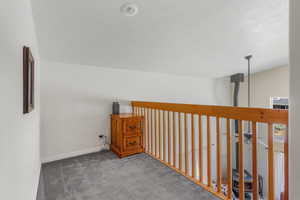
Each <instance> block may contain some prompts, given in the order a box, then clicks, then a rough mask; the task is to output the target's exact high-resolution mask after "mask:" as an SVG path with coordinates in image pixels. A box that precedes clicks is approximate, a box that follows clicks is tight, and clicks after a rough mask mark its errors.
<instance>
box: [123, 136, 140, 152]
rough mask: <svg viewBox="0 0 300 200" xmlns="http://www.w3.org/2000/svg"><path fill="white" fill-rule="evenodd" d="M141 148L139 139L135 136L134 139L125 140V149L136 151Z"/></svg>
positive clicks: (127, 138)
mask: <svg viewBox="0 0 300 200" xmlns="http://www.w3.org/2000/svg"><path fill="white" fill-rule="evenodd" d="M140 146H141V137H139V136H135V137H126V138H125V149H126V150H131V149H136V148H139V147H140Z"/></svg>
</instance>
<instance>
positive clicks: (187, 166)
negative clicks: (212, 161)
mask: <svg viewBox="0 0 300 200" xmlns="http://www.w3.org/2000/svg"><path fill="white" fill-rule="evenodd" d="M188 142H189V141H188V127H187V114H186V113H184V148H185V156H184V158H185V174H186V175H188V174H189V148H188V147H189V146H188Z"/></svg>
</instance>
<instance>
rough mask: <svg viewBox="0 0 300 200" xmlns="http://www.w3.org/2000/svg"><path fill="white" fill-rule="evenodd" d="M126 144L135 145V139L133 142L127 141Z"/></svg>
mask: <svg viewBox="0 0 300 200" xmlns="http://www.w3.org/2000/svg"><path fill="white" fill-rule="evenodd" d="M128 144H129V145H136V141H134V142H129V143H128Z"/></svg>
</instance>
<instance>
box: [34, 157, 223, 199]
mask: <svg viewBox="0 0 300 200" xmlns="http://www.w3.org/2000/svg"><path fill="white" fill-rule="evenodd" d="M41 182H43V183H41V184H40V187H43V188H40V189H39V195H38V196H39V197H38V198H40V199H38V200H44V199H45V200H196V199H197V200H206V199H212V200H214V199H218V198H216V197H214V196H213V195H212V194H210V193H208V192H206V191H205V190H204V189H202V188H201V187H199V186H197V185H195V184H194V183H192V182H191V181H189V180H187V179H186V178H185V177H183V176H181V175H179V174H177V173H176V172H174V171H173V170H171V169H170V168H168V167H167V166H165V165H163V164H162V163H160V162H159V161H157V160H155V159H153V158H151V157H150V156H148V155H146V154H138V155H134V156H131V157H128V158H123V159H119V158H117V157H116V156H115V155H114V154H113V153H111V152H108V151H107V152H100V153H93V154H88V155H84V156H79V157H75V158H70V159H66V160H61V161H57V162H52V163H48V164H45V165H43V167H42V178H41Z"/></svg>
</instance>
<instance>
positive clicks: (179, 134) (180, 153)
mask: <svg viewBox="0 0 300 200" xmlns="http://www.w3.org/2000/svg"><path fill="white" fill-rule="evenodd" d="M181 139H182V138H181V113H180V112H178V145H179V148H178V149H179V171H181V170H182V142H181Z"/></svg>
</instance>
